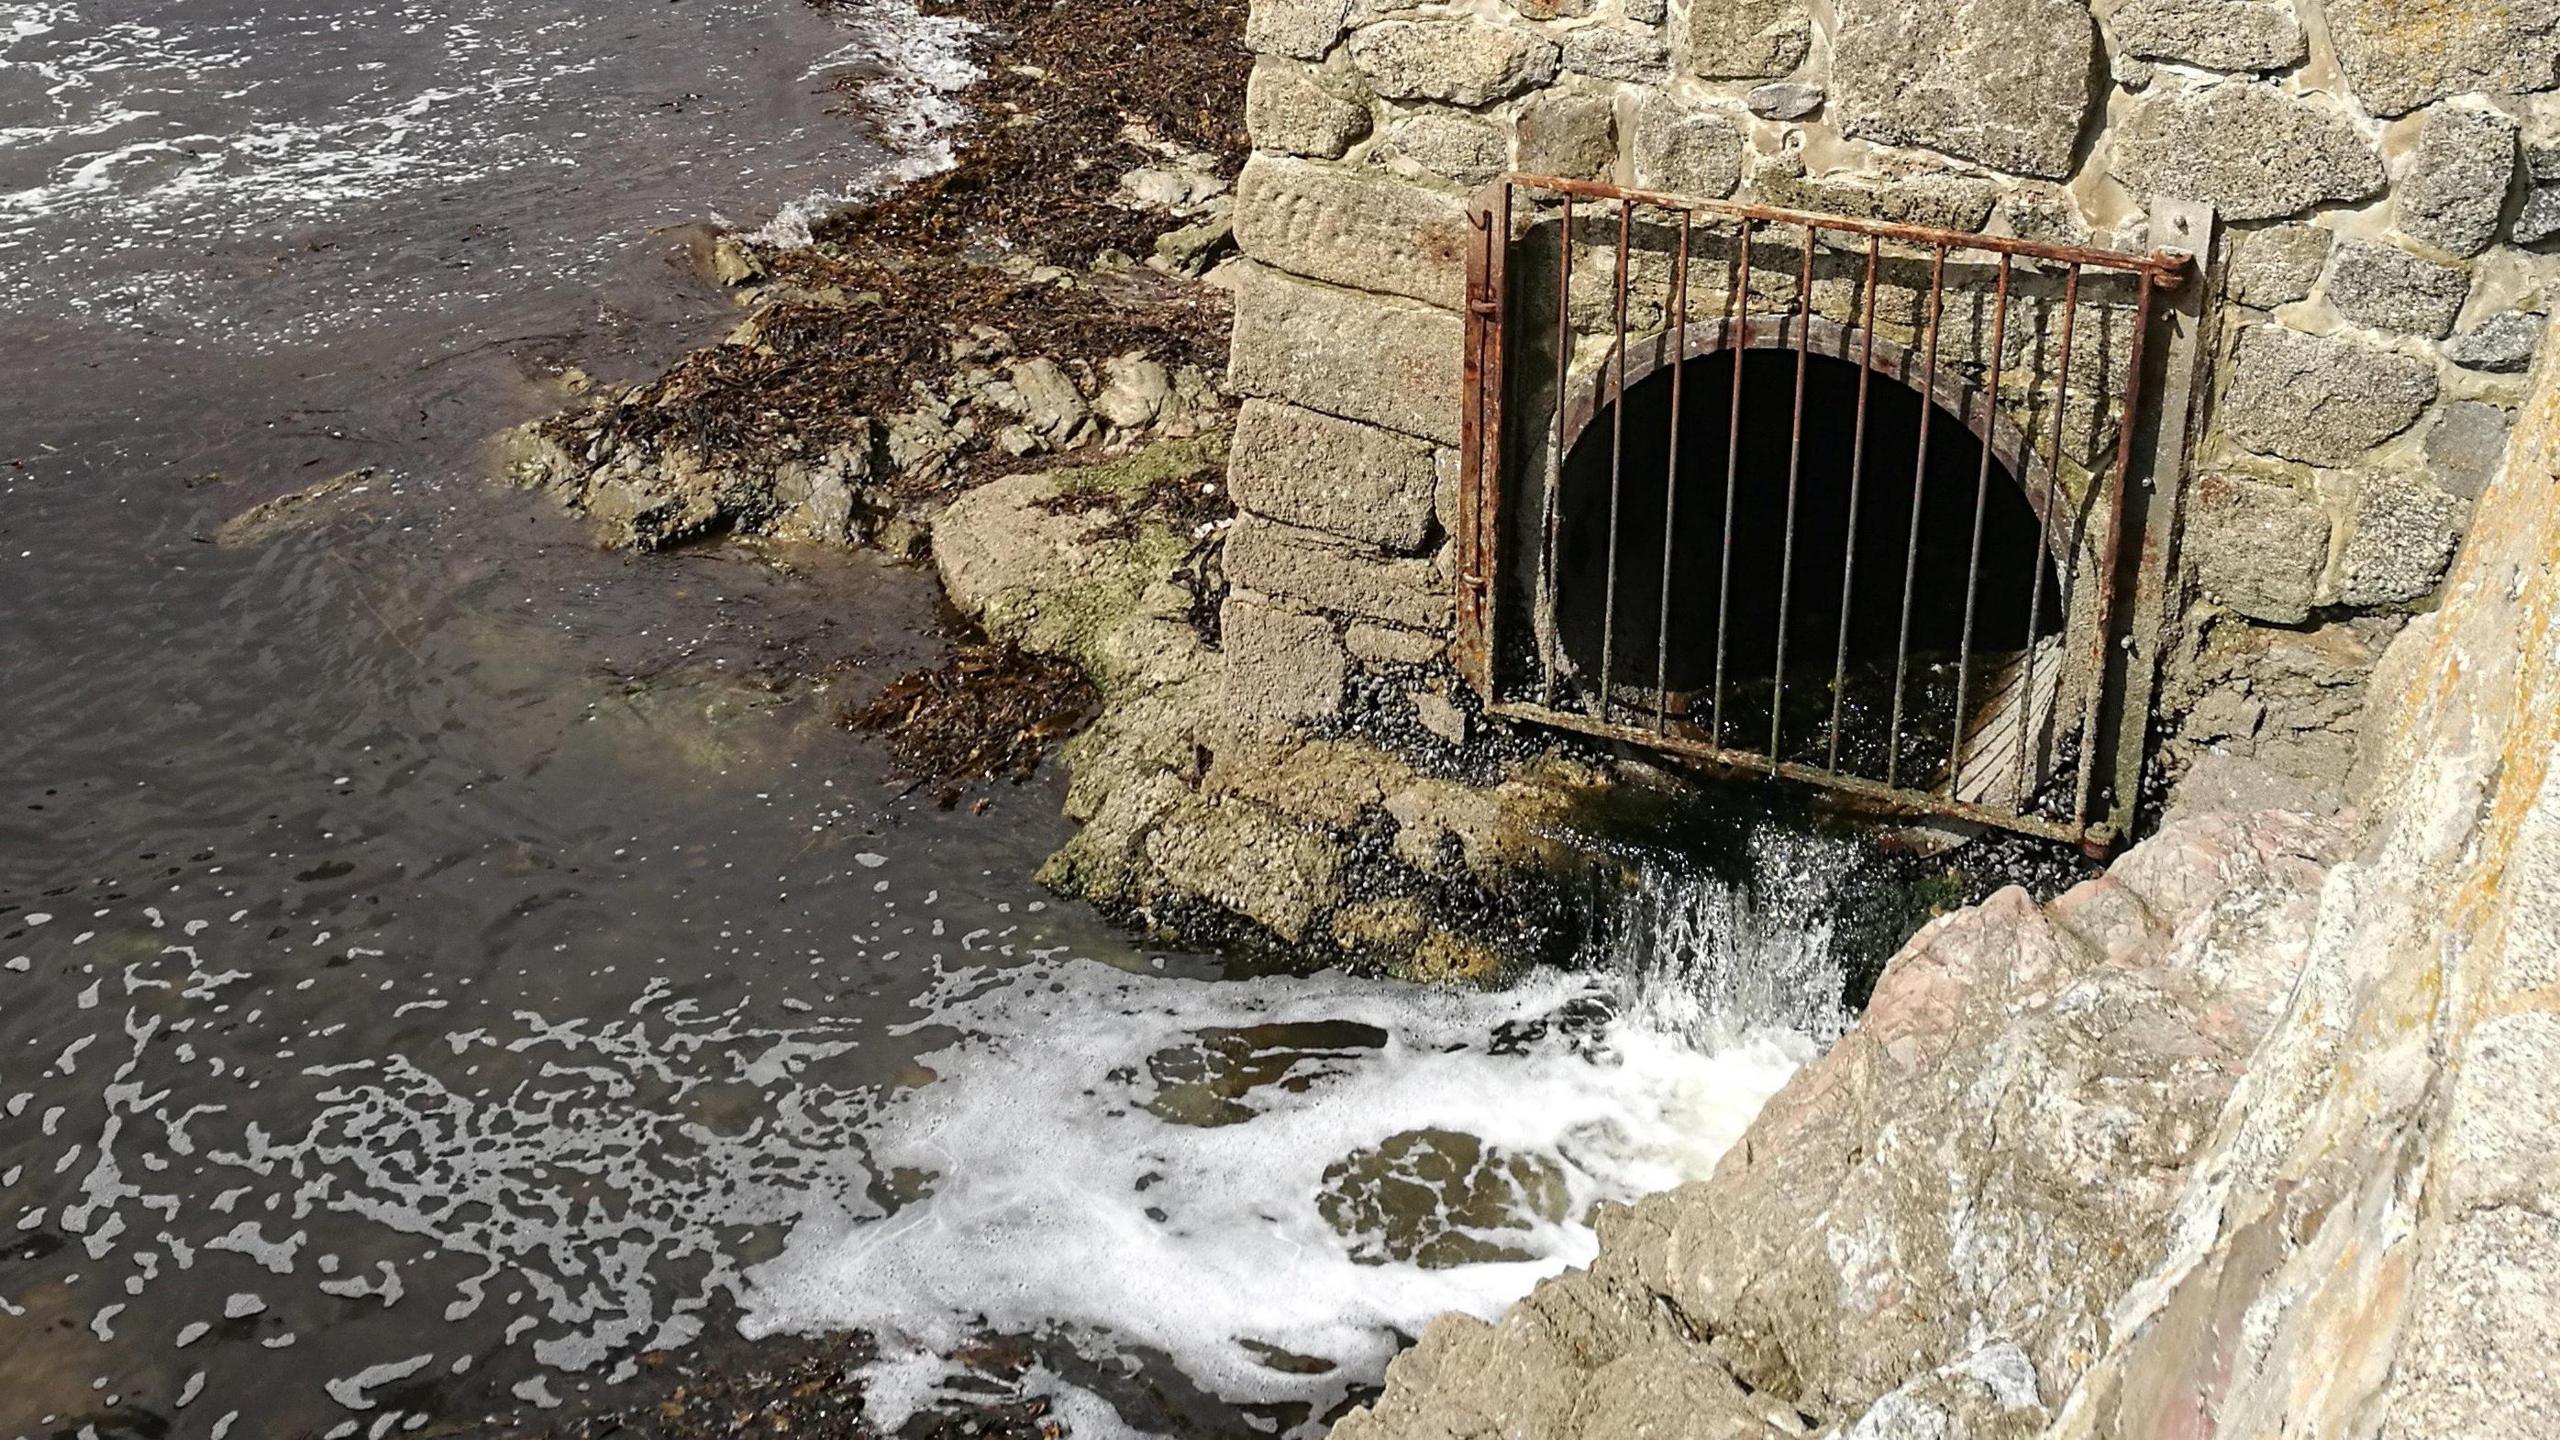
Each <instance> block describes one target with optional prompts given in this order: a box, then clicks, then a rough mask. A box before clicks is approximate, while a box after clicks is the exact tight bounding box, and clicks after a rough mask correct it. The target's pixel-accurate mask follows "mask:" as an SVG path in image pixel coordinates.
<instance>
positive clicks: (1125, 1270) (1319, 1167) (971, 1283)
mask: <svg viewBox="0 0 2560 1440" xmlns="http://www.w3.org/2000/svg"><path fill="white" fill-rule="evenodd" d="M1826 843H1834V844H1836V843H1840V842H1818V841H1807V840H1803V839H1801V838H1800V837H1798V838H1786V837H1772V838H1770V839H1767V840H1765V841H1755V842H1753V847H1752V853H1751V855H1750V860H1751V865H1750V867H1749V868H1750V874H1749V876H1748V878H1747V879H1745V880H1743V881H1741V882H1739V883H1727V882H1724V881H1719V880H1716V879H1712V878H1706V877H1702V876H1697V875H1676V874H1672V873H1668V872H1660V871H1657V872H1647V873H1644V874H1643V875H1642V876H1641V878H1640V879H1639V880H1638V882H1637V883H1636V884H1635V885H1634V886H1633V887H1632V888H1630V889H1629V890H1628V891H1627V893H1626V894H1625V895H1624V897H1623V899H1622V901H1621V902H1620V904H1619V908H1618V909H1617V911H1616V913H1614V914H1613V915H1612V916H1610V917H1609V921H1608V923H1607V924H1606V925H1604V926H1603V927H1602V930H1603V935H1602V938H1601V939H1599V940H1598V941H1596V942H1595V943H1594V946H1593V948H1592V950H1591V951H1590V952H1589V954H1588V956H1587V958H1588V959H1589V960H1590V961H1591V962H1593V963H1592V964H1591V965H1590V967H1589V968H1587V969H1585V970H1582V971H1578V972H1549V973H1543V974H1540V975H1538V976H1536V977H1534V978H1532V979H1531V980H1529V981H1527V982H1526V983H1524V984H1522V985H1520V986H1518V987H1517V988H1514V989H1512V990H1510V991H1507V992H1504V993H1500V994H1489V995H1488V994H1470V993H1456V992H1447V991H1431V990H1422V989H1416V988H1413V987H1408V986H1401V985H1393V984H1384V983H1377V982H1371V981H1365V980H1355V979H1350V978H1345V977H1340V976H1332V975H1324V976H1316V977H1312V978H1263V979H1254V980H1243V981H1183V980H1173V979H1167V978H1163V977H1160V976H1154V975H1142V974H1131V973H1128V972H1127V971H1125V970H1120V969H1114V968H1111V967H1109V966H1105V965H1101V964H1097V963H1093V962H1090V961H1070V962H1066V963H1062V964H1057V965H1040V966H1034V967H1031V968H1028V969H1020V970H1012V971H1003V972H995V971H977V970H964V971H954V972H953V973H951V974H950V975H949V976H948V977H947V978H946V980H945V983H944V985H943V986H942V988H941V989H940V991H939V992H938V993H937V994H936V995H935V996H933V997H931V998H930V999H929V1000H928V1001H927V1002H926V1004H925V1006H924V1009H925V1011H926V1013H925V1014H924V1015H923V1016H922V1017H921V1018H920V1019H919V1021H918V1022H917V1024H918V1026H919V1027H929V1028H930V1029H931V1030H932V1031H933V1032H935V1033H937V1034H947V1035H948V1036H949V1039H948V1042H947V1043H946V1044H944V1045H943V1046H942V1047H941V1048H939V1049H936V1050H933V1051H931V1052H930V1053H928V1054H925V1055H924V1056H922V1057H921V1064H922V1065H923V1066H924V1067H925V1068H926V1069H927V1070H928V1071H929V1072H931V1074H932V1075H933V1077H934V1078H933V1079H932V1080H931V1081H930V1082H929V1083H925V1084H922V1085H919V1086H917V1087H915V1088H913V1089H908V1090H903V1091H899V1092H896V1093H894V1094H892V1095H890V1096H887V1097H885V1099H884V1102H883V1104H882V1107H881V1109H880V1112H879V1113H878V1115H877V1116H876V1117H875V1118H874V1120H873V1121H872V1122H871V1123H869V1124H867V1125H866V1126H865V1127H864V1129H865V1130H866V1132H867V1134H868V1136H869V1137H870V1138H869V1146H870V1153H869V1160H868V1168H870V1169H871V1170H872V1171H873V1172H874V1173H875V1174H878V1175H881V1176H884V1177H902V1178H900V1179H898V1181H897V1186H898V1188H900V1189H901V1190H902V1192H903V1195H904V1197H905V1198H898V1197H888V1198H887V1199H886V1203H880V1199H881V1197H880V1195H879V1187H874V1191H873V1194H872V1195H870V1196H861V1195H844V1196H839V1197H836V1201H837V1203H835V1204H832V1205H828V1206H824V1207H819V1208H814V1209H813V1210H812V1211H811V1212H810V1213H809V1214H808V1215H807V1216H805V1217H804V1218H803V1219H802V1221H801V1222H800V1223H799V1225H798V1226H797V1227H796V1228H795V1230H794V1232H793V1233H792V1235H791V1238H790V1241H789V1243H788V1245H787V1246H786V1248H785V1251H784V1253H783V1254H782V1255H781V1256H780V1257H779V1258H778V1259H776V1260H774V1261H772V1262H770V1263H768V1264H766V1265H763V1266H761V1267H759V1268H757V1269H755V1270H753V1271H751V1272H750V1273H749V1276H748V1288H747V1294H746V1297H745V1298H746V1302H747V1306H748V1309H749V1312H750V1316H751V1324H750V1328H751V1329H753V1330H757V1331H762V1332H771V1331H778V1330H802V1331H825V1330H835V1329H846V1328H850V1329H861V1330H866V1331H870V1332H872V1333H874V1334H875V1335H877V1336H878V1337H879V1338H880V1339H881V1342H882V1346H881V1349H882V1354H883V1357H884V1358H883V1359H882V1361H881V1362H880V1363H879V1364H878V1365H876V1366H875V1367H874V1369H873V1371H872V1372H871V1374H870V1376H869V1378H868V1381H867V1392H868V1396H869V1403H870V1405H871V1407H872V1412H873V1413H872V1418H873V1420H874V1421H875V1423H877V1424H879V1425H880V1427H881V1428H882V1429H883V1430H884V1431H885V1430H891V1429H894V1428H896V1427H897V1426H898V1425H899V1424H900V1423H902V1421H903V1419H904V1418H905V1417H906V1416H907V1415H908V1414H910V1413H912V1412H913V1411H914V1410H915V1409H917V1408H919V1407H922V1406H926V1405H930V1404H932V1403H933V1402H934V1400H935V1399H936V1398H937V1397H938V1396H941V1395H946V1394H951V1393H966V1390H967V1388H968V1387H969V1386H970V1384H971V1383H972V1382H971V1381H970V1379H969V1378H968V1377H967V1376H966V1375H965V1373H964V1368H965V1367H963V1366H962V1365H960V1364H958V1363H956V1362H954V1361H953V1360H951V1359H950V1358H949V1357H952V1356H954V1355H958V1354H962V1353H964V1352H965V1351H966V1350H967V1349H968V1347H969V1346H970V1344H971V1342H972V1341H973V1340H974V1339H976V1338H978V1337H981V1336H985V1335H989V1334H1008V1335H1031V1336H1037V1337H1041V1338H1042V1339H1043V1340H1044V1341H1045V1342H1049V1343H1046V1344H1044V1346H1043V1353H1044V1355H1045V1356H1046V1357H1048V1358H1047V1360H1046V1362H1045V1363H1047V1364H1049V1365H1051V1366H1054V1367H1055V1368H1054V1369H1053V1370H1051V1371H1048V1372H1044V1374H1043V1375H1042V1376H1041V1377H1040V1383H1042V1384H1045V1385H1047V1386H1049V1387H1050V1393H1051V1394H1052V1396H1053V1397H1054V1398H1056V1399H1057V1400H1058V1401H1059V1402H1060V1404H1061V1405H1062V1410H1063V1413H1065V1414H1067V1415H1069V1416H1070V1417H1080V1419H1081V1428H1079V1429H1078V1431H1077V1433H1078V1434H1080V1435H1089V1434H1110V1433H1115V1432H1118V1431H1122V1430H1124V1429H1125V1430H1127V1431H1130V1432H1132V1433H1144V1432H1145V1431H1147V1430H1149V1429H1151V1428H1153V1427H1151V1426H1149V1425H1148V1424H1147V1423H1146V1422H1147V1417H1145V1416H1142V1415H1140V1414H1132V1413H1122V1414H1120V1415H1117V1416H1114V1415H1112V1414H1111V1412H1110V1411H1109V1410H1108V1408H1107V1407H1106V1405H1105V1403H1104V1402H1103V1401H1102V1400H1101V1399H1100V1398H1098V1397H1097V1396H1096V1395H1095V1394H1094V1393H1092V1389H1090V1388H1088V1387H1095V1388H1099V1389H1101V1390H1102V1391H1103V1392H1104V1393H1110V1394H1113V1396H1114V1400H1115V1401H1117V1399H1118V1396H1117V1394H1116V1393H1115V1392H1116V1390H1117V1387H1115V1386H1112V1385H1111V1384H1110V1383H1109V1381H1108V1378H1107V1372H1108V1371H1109V1370H1110V1369H1112V1368H1113V1366H1114V1364H1115V1359H1116V1357H1121V1356H1129V1355H1135V1354H1144V1353H1149V1352H1153V1353H1155V1354H1160V1355H1163V1356H1166V1357H1169V1358H1170V1359H1171V1360H1172V1361H1173V1363H1174V1366H1175V1368H1176V1369H1178V1370H1179V1371H1180V1372H1181V1373H1182V1375H1183V1376H1184V1377H1186V1378H1187V1379H1188V1381H1189V1382H1190V1383H1191V1384H1194V1385H1196V1386H1198V1387H1200V1388H1201V1389H1202V1390H1203V1391H1205V1392H1207V1393H1208V1394H1210V1395H1214V1396H1216V1397H1218V1398H1219V1399H1220V1400H1222V1401H1224V1402H1226V1403H1227V1404H1230V1405H1235V1406H1240V1407H1243V1408H1244V1409H1245V1410H1246V1412H1247V1413H1248V1414H1250V1415H1253V1416H1255V1417H1257V1419H1259V1420H1260V1421H1261V1422H1262V1423H1264V1424H1266V1425H1268V1426H1269V1428H1271V1429H1273V1430H1275V1431H1281V1432H1291V1433H1294V1432H1300V1431H1312V1430H1313V1429H1316V1428H1319V1426H1318V1423H1317V1422H1320V1421H1321V1420H1322V1419H1323V1418H1325V1417H1326V1416H1328V1415H1330V1414H1331V1413H1333V1412H1335V1411H1336V1410H1338V1409H1339V1408H1340V1406H1341V1405H1342V1404H1343V1403H1344V1401H1345V1398H1346V1396H1356V1395H1357V1394H1359V1393H1360V1392H1361V1391H1362V1390H1363V1389H1364V1388H1365V1387H1366V1386H1368V1385H1372V1384H1374V1383H1375V1382H1376V1381H1377V1379H1378V1378H1379V1376H1380V1375H1381V1373H1382V1372H1383V1370H1384V1368H1385V1365H1386V1362H1387V1361H1388V1360H1389V1359H1390V1358H1391V1357H1392V1356H1393V1355H1394V1353H1395V1352H1396V1350H1397V1349H1398V1348H1400V1346H1401V1344H1402V1343H1403V1337H1409V1336H1411V1335H1414V1334H1417V1333H1419V1331H1420V1329H1421V1327H1422V1326H1423V1325H1424V1324H1425V1323H1427V1322H1428V1321H1429V1320H1430V1319H1431V1318H1432V1317H1433V1316H1435V1315H1437V1314H1440V1313H1443V1312H1446V1311H1452V1310H1455V1311H1463V1312H1466V1313H1470V1314H1473V1315H1477V1316H1479V1317H1484V1318H1491V1317H1492V1316H1494V1315H1496V1314H1498V1313H1499V1312H1500V1311H1501V1310H1502V1308H1503V1307H1504V1306H1506V1305H1507V1304H1509V1303H1510V1302H1511V1301H1513V1300H1515V1299H1518V1298H1519V1297H1520V1296H1522V1295H1523V1294H1525V1293H1526V1292H1527V1291H1528V1289H1529V1288H1530V1287H1531V1286H1532V1285H1533V1284H1535V1283H1536V1282H1537V1281H1538V1280H1539V1279H1541V1278H1544V1277H1546V1276H1549V1275H1553V1274H1555V1273H1558V1272H1560V1271H1562V1270H1564V1269H1565V1268H1567V1267H1570V1266H1575V1265H1581V1264H1586V1263H1588V1262H1589V1261H1590V1260H1591V1258H1592V1257H1593V1255H1594V1253H1595V1249H1596V1242H1595V1239H1594V1237H1593V1234H1592V1232H1591V1230H1590V1228H1589V1225H1588V1218H1589V1214H1590V1211H1591V1208H1592V1206H1593V1205H1595V1204H1596V1203H1598V1202H1600V1201H1604V1200H1619V1201H1623V1200H1629V1199H1632V1198H1635V1197H1636V1196H1639V1195H1642V1194H1645V1193H1650V1192H1653V1191H1658V1190H1662V1189H1667V1188H1670V1187H1672V1186H1675V1185H1678V1184H1680V1183H1682V1182H1684V1181H1688V1180H1694V1179H1700V1178H1703V1177H1704V1176H1705V1175H1706V1174H1708V1172H1709V1171H1710V1170H1711V1169H1712V1168H1713V1166H1714V1164H1715V1162H1716V1160H1717V1159H1718V1158H1719V1157H1720V1156H1721V1155H1722V1154H1723V1152H1724V1151H1725V1150H1726V1148H1728V1147H1729V1146H1730V1145H1731V1144H1732V1142H1733V1141H1734V1140H1735V1139H1736V1138H1737V1137H1738V1136H1739V1135H1740V1133H1741V1131H1742V1129H1743V1128H1744V1127H1745V1126H1746V1125H1748V1124H1749V1122H1750V1120H1751V1119H1752V1117H1753V1116H1754V1115H1756V1114H1757V1113H1758V1111H1759V1109H1760V1107H1761V1105H1762V1104H1763V1102H1765V1101H1766V1100H1767V1098H1768V1097H1769V1096H1770V1095H1771V1094H1772V1093H1774V1091H1775V1090H1776V1089H1777V1088H1778V1087H1779V1086H1780V1085H1781V1084H1783V1083H1784V1082H1785V1080H1786V1078H1787V1077H1788V1076H1789V1075H1791V1074H1792V1073H1793V1072H1794V1071H1795V1069H1796V1068H1797V1067H1798V1066H1800V1065H1801V1064H1803V1063H1804V1062H1805V1061H1806V1060H1807V1059H1809V1058H1811V1056H1812V1055H1814V1054H1815V1053H1817V1051H1818V1048H1819V1046H1820V1045H1821V1044H1822V1043H1823V1042H1825V1041H1827V1040H1829V1039H1831V1038H1834V1037H1836V1036H1837V1034H1838V1033H1839V1032H1840V1030H1841V1028H1842V1027H1843V1023H1844V1021H1843V1016H1842V1011H1841V995H1842V990H1843V977H1842V974H1841V971H1840V969H1839V967H1838V966H1837V965H1836V964H1835V963H1834V962H1833V961H1832V959H1831V955H1830V945H1831V930H1830V926H1829V923H1828V922H1827V920H1826V919H1825V918H1824V905H1825V900H1826V893H1825V889H1824V886H1825V880H1824V876H1825V874H1826V866H1825V864H1824V856H1825V851H1824V849H1823V846H1824V845H1825V844H1826ZM1094 1370H1100V1371H1103V1372H1105V1377H1106V1378H1103V1379H1099V1380H1097V1379H1095V1378H1094V1377H1093V1374H1092V1372H1093V1371H1094ZM1078 1371H1083V1372H1085V1373H1083V1374H1076V1372H1078ZM1070 1375H1074V1376H1075V1378H1072V1379H1071V1378H1068V1377H1069V1376H1070ZM955 1387H957V1389H956V1390H955Z"/></svg>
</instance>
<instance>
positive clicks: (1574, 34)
mask: <svg viewBox="0 0 2560 1440" xmlns="http://www.w3.org/2000/svg"><path fill="white" fill-rule="evenodd" d="M1564 68H1565V69H1567V70H1570V71H1572V72H1573V73H1574V74H1576V75H1589V76H1592V77H1594V78H1596V79H1601V80H1623V81H1627V82H1630V83H1636V84H1648V85H1649V84H1658V83H1660V82H1661V81H1663V80H1666V79H1668V78H1669V77H1670V74H1671V52H1670V51H1669V50H1668V49H1667V48H1665V47H1664V45H1663V43H1662V38H1661V37H1660V36H1658V35H1656V34H1654V33H1653V32H1652V31H1650V30H1629V29H1624V28H1622V27H1619V26H1615V25H1589V26H1585V27H1583V28H1582V29H1579V30H1575V31H1571V32H1569V33H1567V34H1566V36H1565V38H1564Z"/></svg>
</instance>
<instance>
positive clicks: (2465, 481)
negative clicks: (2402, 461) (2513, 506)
mask: <svg viewBox="0 0 2560 1440" xmlns="http://www.w3.org/2000/svg"><path fill="white" fill-rule="evenodd" d="M2514 427H2515V416H2514V414H2513V413H2512V412H2509V411H2506V410H2501V409H2499V408H2498V407H2497V406H2495V405H2483V404H2481V403H2479V402H2478V401H2476V400H2456V401H2454V402H2453V403H2452V404H2450V405H2447V406H2445V407H2444V409H2443V410H2442V411H2441V412H2440V413H2438V414H2437V416H2436V423H2435V424H2434V426H2432V427H2431V428H2430V429H2429V430H2428V431H2427V444H2426V455H2427V478H2429V479H2431V480H2433V481H2435V483H2436V486H2437V488H2439V489H2441V490H2443V491H2444V492H2445V493H2446V494H2448V495H2454V496H2458V497H2460V498H2461V499H2464V500H2477V499H2479V498H2480V492H2481V491H2482V490H2483V489H2486V488H2487V487H2488V484H2489V479H2490V477H2491V476H2493V475H2495V474H2497V473H2498V466H2499V465H2500V464H2501V463H2502V462H2504V461H2505V459H2506V458H2507V435H2508V432H2509V431H2511V430H2512V429H2514Z"/></svg>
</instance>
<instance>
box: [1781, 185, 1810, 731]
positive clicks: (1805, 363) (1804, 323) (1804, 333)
mask: <svg viewBox="0 0 2560 1440" xmlns="http://www.w3.org/2000/svg"><path fill="white" fill-rule="evenodd" d="M1820 240H1821V236H1820V235H1818V234H1817V233H1815V230H1814V227H1813V226H1811V225H1807V226H1806V227H1804V265H1803V267H1802V270H1801V272H1800V273H1799V274H1798V275H1797V277H1796V398H1795V418H1794V421H1793V422H1792V424H1791V426H1790V428H1789V429H1788V431H1787V525H1786V538H1785V540H1784V542H1783V545H1784V548H1783V549H1782V550H1781V551H1780V552H1779V557H1778V663H1777V666H1776V675H1775V680H1776V683H1775V685H1774V686H1773V687H1772V688H1771V690H1770V692H1769V759H1770V760H1771V761H1772V762H1773V763H1774V762H1775V761H1778V760H1781V759H1784V758H1785V754H1784V752H1783V751H1782V750H1781V749H1780V748H1779V742H1780V739H1781V738H1782V736H1783V735H1784V733H1785V728H1786V714H1787V611H1788V608H1789V605H1790V603H1791V602H1792V601H1793V600H1794V598H1795V587H1796V479H1797V477H1798V476H1799V475H1800V474H1802V473H1803V470H1804V381H1805V373H1806V371H1808V370H1809V369H1811V368H1812V365H1813V251H1814V246H1815V245H1816V244H1817V243H1819V242H1820Z"/></svg>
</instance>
